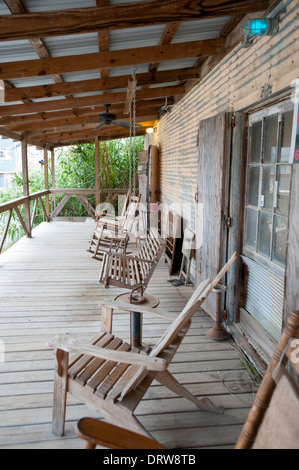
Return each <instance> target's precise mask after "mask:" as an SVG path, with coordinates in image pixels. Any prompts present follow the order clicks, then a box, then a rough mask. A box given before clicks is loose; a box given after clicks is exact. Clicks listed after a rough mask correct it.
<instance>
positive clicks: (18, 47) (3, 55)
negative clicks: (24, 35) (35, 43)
mask: <svg viewBox="0 0 299 470" xmlns="http://www.w3.org/2000/svg"><path fill="white" fill-rule="evenodd" d="M31 59H38V55H37V53H36V52H35V51H34V49H33V47H32V46H31V44H30V42H29V41H28V40H27V39H26V40H20V41H1V43H0V63H2V62H17V61H20V60H31Z"/></svg>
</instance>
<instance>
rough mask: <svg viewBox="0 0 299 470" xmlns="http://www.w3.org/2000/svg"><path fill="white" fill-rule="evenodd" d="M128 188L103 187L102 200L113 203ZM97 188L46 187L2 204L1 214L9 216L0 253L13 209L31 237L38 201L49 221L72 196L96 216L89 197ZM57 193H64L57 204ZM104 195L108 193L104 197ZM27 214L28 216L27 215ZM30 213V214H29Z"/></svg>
mask: <svg viewBox="0 0 299 470" xmlns="http://www.w3.org/2000/svg"><path fill="white" fill-rule="evenodd" d="M127 191H128V190H127V189H111V188H102V189H101V190H100V195H102V201H101V202H104V199H105V201H106V202H110V203H111V204H113V203H114V202H115V200H116V198H117V196H118V195H120V194H126V193H127ZM95 192H96V190H95V189H79V188H75V189H68V188H62V189H49V190H48V189H46V190H44V191H39V192H37V193H33V194H30V195H29V196H22V197H20V198H18V199H14V200H12V201H8V202H5V203H3V204H0V214H2V213H4V212H7V216H6V219H5V224H4V228H3V231H2V233H0V253H1V252H2V250H3V247H4V243H5V241H6V238H7V234H8V231H9V226H10V223H11V218H12V214H13V211H15V213H16V214H17V216H18V219H19V221H20V223H21V225H22V227H23V229H24V232H25V235H26V237H28V238H31V231H32V227H33V225H34V219H35V217H36V209H37V205H38V202H40V205H41V207H42V210H43V213H44V215H45V220H46V221H47V222H50V221H51V220H53V219H54V217H57V216H58V214H59V213H60V212H61V211H62V209H63V208H64V206H65V205H66V204H67V202H68V201H69V199H70V198H71V197H72V196H75V197H77V199H78V200H79V201H80V202H81V204H82V206H83V207H84V208H85V210H86V212H87V213H88V214H89V216H90V217H92V218H95V208H94V207H93V206H92V205H91V204H90V202H89V201H88V199H87V197H86V196H88V195H95ZM57 194H63V195H64V196H63V198H62V200H61V201H60V202H59V203H58V204H57V205H56V197H55V196H56V195H57ZM50 195H52V199H53V201H52V210H51V212H50V210H49V196H50ZM103 195H106V197H105V198H104V197H103ZM43 197H45V202H44V201H43V199H42V198H43ZM31 201H34V206H33V210H32V213H31V214H30V202H31ZM22 205H24V206H25V207H26V206H27V211H26V210H25V217H23V216H22V214H21V212H20V209H19V208H20V206H22ZM26 214H27V217H26ZM28 214H29V216H28Z"/></svg>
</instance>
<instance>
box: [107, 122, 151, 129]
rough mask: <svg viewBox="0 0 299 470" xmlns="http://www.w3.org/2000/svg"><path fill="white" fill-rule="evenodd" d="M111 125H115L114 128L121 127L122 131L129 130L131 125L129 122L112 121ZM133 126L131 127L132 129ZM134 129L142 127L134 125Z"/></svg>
mask: <svg viewBox="0 0 299 470" xmlns="http://www.w3.org/2000/svg"><path fill="white" fill-rule="evenodd" d="M112 123H113V124H115V125H116V126H120V127H123V128H124V129H130V128H131V124H130V123H129V122H122V121H112ZM133 127H134V126H132V128H133ZM135 127H136V128H140V127H141V128H142V127H143V126H141V125H140V124H136V125H135Z"/></svg>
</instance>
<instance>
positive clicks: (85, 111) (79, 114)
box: [0, 98, 173, 130]
mask: <svg viewBox="0 0 299 470" xmlns="http://www.w3.org/2000/svg"><path fill="white" fill-rule="evenodd" d="M168 102H169V104H173V98H169V99H168ZM164 103H165V100H164V99H163V98H162V99H161V98H157V99H152V100H145V101H138V102H137V103H136V112H137V114H138V113H140V114H141V113H148V112H149V110H152V109H159V108H160V107H161V106H163V105H164ZM109 110H110V111H111V112H112V113H115V114H119V113H122V111H123V104H122V103H120V104H118V103H116V104H111V106H110V108H109ZM104 111H105V109H104V105H99V106H92V107H84V108H81V109H78V108H74V109H67V110H62V111H51V112H48V113H47V112H42V113H35V114H25V115H16V116H5V117H0V126H5V128H7V129H11V130H13V127H14V126H18V125H21V126H22V125H23V124H24V125H27V124H31V123H32V124H34V125H35V126H36V125H37V123H41V124H42V123H49V124H50V125H51V123H52V122H55V121H63V122H67V121H68V120H71V119H82V118H83V119H85V120H86V119H88V118H90V119H93V118H94V117H96V116H97V114H99V113H103V112H104Z"/></svg>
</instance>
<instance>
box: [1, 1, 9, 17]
mask: <svg viewBox="0 0 299 470" xmlns="http://www.w3.org/2000/svg"><path fill="white" fill-rule="evenodd" d="M9 14H10V10H9V9H8V7H7V6H6V5H5V3H3V1H2V2H1V3H0V15H9Z"/></svg>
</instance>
